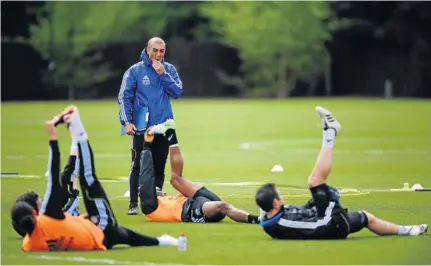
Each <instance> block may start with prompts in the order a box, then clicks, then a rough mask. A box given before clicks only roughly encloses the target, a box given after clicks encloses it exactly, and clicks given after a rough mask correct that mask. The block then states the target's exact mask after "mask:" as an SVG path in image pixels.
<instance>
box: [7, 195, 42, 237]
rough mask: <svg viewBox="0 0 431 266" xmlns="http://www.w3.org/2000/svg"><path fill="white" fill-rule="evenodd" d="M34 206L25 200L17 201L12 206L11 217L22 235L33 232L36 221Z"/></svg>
mask: <svg viewBox="0 0 431 266" xmlns="http://www.w3.org/2000/svg"><path fill="white" fill-rule="evenodd" d="M33 211H34V209H33V207H32V206H30V204H28V203H27V202H25V201H17V202H15V204H14V205H13V206H12V209H11V217H12V225H13V227H14V229H15V230H16V231H17V232H18V233H19V234H20V235H22V236H25V235H26V234H31V233H33V230H34V227H35V225H36V221H35V219H34V217H33Z"/></svg>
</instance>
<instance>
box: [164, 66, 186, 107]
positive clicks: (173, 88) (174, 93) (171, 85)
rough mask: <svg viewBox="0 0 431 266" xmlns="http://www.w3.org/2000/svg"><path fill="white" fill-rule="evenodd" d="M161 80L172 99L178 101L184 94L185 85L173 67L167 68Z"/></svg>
mask: <svg viewBox="0 0 431 266" xmlns="http://www.w3.org/2000/svg"><path fill="white" fill-rule="evenodd" d="M160 80H161V84H162V86H163V88H164V89H165V91H166V92H167V93H168V94H169V96H171V97H172V98H174V99H177V98H179V97H180V96H181V95H182V94H183V83H182V81H181V79H180V76H179V75H178V72H177V70H176V69H175V67H174V66H173V65H170V66H169V67H168V68H166V71H165V73H163V74H162V76H161V78H160Z"/></svg>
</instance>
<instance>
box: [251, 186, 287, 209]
mask: <svg viewBox="0 0 431 266" xmlns="http://www.w3.org/2000/svg"><path fill="white" fill-rule="evenodd" d="M255 198H256V204H257V205H258V206H259V207H260V208H261V209H262V210H263V211H265V212H269V211H271V210H273V209H276V210H278V209H280V208H281V206H283V204H284V202H283V197H282V196H281V194H280V190H278V188H277V187H276V186H275V184H272V183H268V184H265V185H263V186H262V187H260V188H259V189H258V190H257V192H256V197H255Z"/></svg>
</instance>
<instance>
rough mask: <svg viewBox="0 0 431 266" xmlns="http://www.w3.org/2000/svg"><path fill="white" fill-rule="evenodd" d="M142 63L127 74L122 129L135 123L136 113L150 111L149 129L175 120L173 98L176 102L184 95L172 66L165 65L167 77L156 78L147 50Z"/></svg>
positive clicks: (121, 98)
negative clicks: (145, 108)
mask: <svg viewBox="0 0 431 266" xmlns="http://www.w3.org/2000/svg"><path fill="white" fill-rule="evenodd" d="M140 59H141V61H140V62H139V63H136V64H134V65H133V66H131V67H130V68H129V69H127V71H126V72H125V73H124V76H123V81H122V83H121V88H120V92H119V93H118V104H119V105H120V112H119V116H120V122H121V125H123V126H124V125H127V124H129V123H133V120H132V119H133V115H134V112H135V111H137V110H138V109H139V108H142V107H147V108H148V113H149V114H148V121H147V123H148V125H147V126H153V125H157V124H160V123H163V122H165V121H166V120H168V119H173V118H174V116H173V112H172V106H171V102H170V98H174V99H177V98H179V97H180V96H181V95H182V93H183V84H182V82H181V79H180V77H179V75H178V72H177V70H176V69H175V67H174V66H173V65H172V64H169V63H168V62H165V61H162V63H163V66H164V67H165V73H163V74H162V75H159V74H157V72H156V71H155V70H154V68H153V66H152V61H151V59H150V58H149V57H148V54H147V52H146V49H145V48H144V50H143V51H142V53H141V56H140Z"/></svg>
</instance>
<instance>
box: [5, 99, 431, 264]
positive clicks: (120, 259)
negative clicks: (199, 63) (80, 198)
mask: <svg viewBox="0 0 431 266" xmlns="http://www.w3.org/2000/svg"><path fill="white" fill-rule="evenodd" d="M67 104H68V103H66V102H43V103H42V102H39V103H27V102H26V103H2V118H1V125H2V130H1V135H2V136H1V144H2V147H1V160H2V161H1V170H2V172H7V171H17V172H19V173H20V174H23V175H43V174H44V173H45V170H46V169H45V168H46V154H47V150H48V147H47V140H46V137H45V132H44V128H43V122H44V121H45V120H46V119H49V118H50V117H51V116H52V115H53V114H55V113H56V112H58V111H59V110H61V109H62V108H63V107H64V106H65V105H67ZM75 104H77V105H78V107H79V108H80V111H81V116H82V120H83V121H84V123H85V127H86V129H87V131H88V133H89V136H90V139H91V144H92V147H93V150H94V152H95V156H96V169H97V174H98V176H99V177H100V178H114V177H119V176H126V175H127V174H128V171H129V161H130V158H129V139H128V137H121V136H120V134H119V133H120V127H119V123H118V118H117V117H118V107H117V104H116V102H115V100H112V101H100V102H89V101H88V102H76V103H75ZM316 104H321V105H323V106H325V107H327V108H328V109H330V110H331V111H333V113H334V114H335V115H336V117H337V118H338V119H339V120H340V121H341V122H342V125H343V130H342V132H341V134H340V135H339V137H338V138H337V140H336V143H335V153H334V154H335V155H334V167H333V170H332V173H331V175H330V177H329V183H331V184H333V185H335V186H340V187H347V188H399V187H401V186H402V184H403V183H404V182H409V183H410V185H412V184H414V183H421V184H422V185H423V186H424V187H431V176H430V172H431V160H430V158H431V138H430V136H431V124H430V117H431V102H430V101H425V100H414V101H409V100H391V101H384V100H376V99H295V100H285V101H284V100H283V101H254V100H253V101H251V100H250V101H249V100H242V101H239V100H225V101H221V100H220V101H217V100H215V101H213V100H185V99H183V100H178V101H175V102H174V112H175V114H176V122H177V128H178V129H177V133H178V138H179V141H180V143H181V148H182V151H183V156H184V160H185V168H184V173H185V175H186V176H187V177H188V178H190V179H191V180H194V181H199V182H204V183H207V184H208V188H209V189H211V190H213V191H214V192H216V193H217V194H219V195H220V196H221V197H222V198H223V199H225V200H227V201H229V202H231V203H232V204H234V205H236V206H238V207H241V208H243V209H245V210H247V211H249V212H254V213H256V212H258V208H257V206H256V205H255V203H254V199H253V195H254V192H255V190H256V187H252V186H236V187H235V186H229V187H226V186H225V187H224V186H218V185H216V184H212V183H216V182H261V183H263V182H267V181H271V182H276V183H278V184H280V185H282V186H283V189H282V191H283V192H284V193H285V194H286V199H287V201H289V202H291V203H298V204H302V203H304V202H305V201H306V200H307V199H308V192H307V191H306V190H297V189H295V188H297V187H298V186H299V187H301V188H305V187H306V182H307V181H306V180H307V176H308V174H309V173H310V171H311V168H312V166H313V163H314V161H315V158H316V154H317V152H318V150H319V148H320V145H321V130H320V129H319V127H318V125H319V120H318V116H317V114H316V113H315V111H314V106H315V105H316ZM69 143H70V142H69V139H68V137H67V134H66V132H65V131H62V130H60V146H61V151H62V154H63V156H62V161H63V164H64V163H65V160H66V159H67V156H66V154H67V153H68V151H69ZM242 143H249V144H248V148H249V149H246V150H243V149H240V145H241V144H242ZM245 147H247V145H245ZM11 156H21V157H11ZM275 164H281V165H282V166H283V167H284V168H285V171H284V172H283V173H271V172H270V169H271V168H272V166H273V165H275ZM166 172H167V173H169V166H167V170H166ZM168 179H169V177H167V180H168ZM103 185H104V187H105V189H106V190H107V193H108V195H109V196H110V197H111V199H112V201H111V203H112V205H113V208H114V211H115V212H116V216H117V218H118V220H119V222H120V223H121V224H123V225H125V226H128V227H130V228H132V229H136V230H138V231H140V232H142V233H145V234H148V235H153V236H158V235H161V234H163V233H169V234H172V235H179V234H180V233H182V232H184V233H186V235H187V236H188V241H189V248H188V250H187V252H184V253H181V252H179V251H177V250H176V249H175V248H173V247H155V248H125V247H118V248H116V249H114V250H112V251H108V252H68V253H50V254H46V253H45V254H43V253H24V252H22V251H21V249H20V245H21V240H20V238H19V237H17V234H16V233H15V232H14V231H13V229H12V226H11V221H10V217H9V215H10V213H9V211H10V207H11V204H12V203H13V201H14V199H15V198H16V197H17V196H18V195H19V194H20V193H22V192H24V191H27V190H35V191H37V192H39V193H41V194H43V192H44V188H45V180H44V179H19V178H2V179H1V192H2V193H1V194H2V195H1V199H2V202H1V207H2V210H1V216H2V219H1V221H2V224H1V244H2V245H1V253H2V256H1V263H2V264H82V263H84V264H106V263H109V262H111V263H115V264H128V263H129V262H134V263H138V264H143V263H165V264H166V263H169V264H173V263H175V264H430V263H431V253H430V252H429V250H430V247H431V237H430V236H429V235H427V236H421V237H377V236H374V235H373V234H371V233H370V232H369V231H368V230H366V229H364V230H363V231H361V232H359V233H357V234H354V235H351V236H350V237H349V238H348V239H347V240H344V241H274V240H271V239H270V238H269V237H268V236H267V235H266V234H265V233H264V232H263V230H262V229H261V228H260V227H259V226H257V225H248V224H235V223H233V222H231V221H230V220H229V219H226V220H225V221H224V222H223V223H221V224H163V223H161V224H155V223H149V222H147V221H145V219H144V218H143V217H142V216H135V217H129V216H127V215H125V213H126V211H127V207H128V202H127V200H126V199H125V198H118V197H120V196H122V195H123V194H124V192H125V191H126V189H127V183H125V182H120V183H109V182H104V183H103ZM165 190H167V191H168V192H173V190H172V188H171V187H170V185H169V183H166V185H165ZM342 202H343V204H344V205H345V206H346V207H348V208H349V209H350V210H358V209H366V210H368V211H370V212H372V213H374V214H375V215H377V216H379V217H381V218H384V219H388V220H391V221H393V222H395V223H400V224H411V223H429V222H430V221H431V193H426V192H425V193H416V192H396V193H395V192H371V193H369V194H361V195H357V194H356V195H345V196H342ZM81 210H84V207H83V206H81ZM41 256H48V257H41ZM73 257H81V258H86V259H99V260H95V261H88V260H87V261H84V262H77V261H70V260H68V259H71V258H73ZM43 258H44V259H43ZM102 259H104V260H105V261H102ZM107 260H114V261H107Z"/></svg>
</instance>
